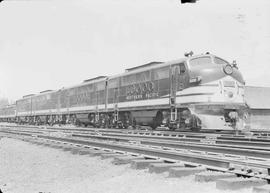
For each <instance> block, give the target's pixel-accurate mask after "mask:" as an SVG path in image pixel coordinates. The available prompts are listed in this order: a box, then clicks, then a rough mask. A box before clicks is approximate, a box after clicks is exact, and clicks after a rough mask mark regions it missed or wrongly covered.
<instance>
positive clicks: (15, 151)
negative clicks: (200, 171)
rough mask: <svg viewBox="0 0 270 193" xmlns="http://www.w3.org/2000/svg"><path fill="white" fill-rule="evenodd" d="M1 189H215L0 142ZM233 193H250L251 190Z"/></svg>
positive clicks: (42, 192)
mask: <svg viewBox="0 0 270 193" xmlns="http://www.w3.org/2000/svg"><path fill="white" fill-rule="evenodd" d="M0 155H1V156H0V188H1V190H2V191H3V193H74V192H77V193H90V192H91V193H95V192H96V193H101V192H104V193H126V192H129V193H144V192H145V193H151V192H153V193H158V192H162V193H163V192H166V193H170V192H171V193H176V192H177V193H179V192H180V193H191V192H192V193H196V192H198V193H202V192H206V193H208V192H215V193H222V192H224V193H225V192H231V191H222V190H218V189H216V187H215V183H214V182H208V183H199V182H195V181H194V176H188V177H183V178H167V173H163V174H150V173H148V171H147V170H134V169H131V168H130V166H129V165H117V166H116V165H113V164H112V163H111V161H112V160H111V159H105V160H102V159H101V158H100V157H99V156H96V157H89V156H87V155H78V154H72V153H71V152H70V151H63V150H61V149H54V148H51V147H46V146H38V145H34V144H30V143H28V142H24V141H20V140H16V139H11V138H1V139H0ZM236 192H241V193H248V192H252V188H248V189H242V190H241V191H239V190H237V191H236Z"/></svg>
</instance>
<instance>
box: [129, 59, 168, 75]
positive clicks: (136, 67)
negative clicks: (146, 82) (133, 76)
mask: <svg viewBox="0 0 270 193" xmlns="http://www.w3.org/2000/svg"><path fill="white" fill-rule="evenodd" d="M162 63H164V62H156V61H154V62H149V63H147V64H143V65H140V66H135V67H133V68H127V69H126V70H125V71H126V72H130V71H134V70H137V69H141V68H146V67H149V66H154V65H157V64H162Z"/></svg>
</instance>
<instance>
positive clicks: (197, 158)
mask: <svg viewBox="0 0 270 193" xmlns="http://www.w3.org/2000/svg"><path fill="white" fill-rule="evenodd" d="M11 134H12V135H15V136H18V134H14V133H11ZM21 134H23V136H25V133H21ZM19 135H20V134H19ZM26 137H33V136H26ZM36 137H37V138H39V139H47V140H54V141H60V142H65V143H73V144H79V145H86V146H94V147H100V148H107V149H111V150H116V151H124V152H130V153H135V154H143V155H148V156H154V157H157V158H161V159H168V160H175V161H184V162H188V163H190V162H192V163H194V164H202V165H204V166H206V168H208V169H211V170H220V171H227V172H231V173H236V174H239V175H245V176H253V177H257V178H263V179H267V180H270V177H269V176H268V175H267V174H255V173H249V172H245V171H241V170H234V171H229V168H230V167H231V166H232V165H242V166H243V167H249V168H261V169H266V170H269V168H270V164H269V162H267V161H265V160H255V161H254V160H246V159H244V160H243V159H239V158H235V157H219V156H217V155H211V154H210V155H209V154H205V153H204V152H199V151H197V152H190V151H183V150H175V149H173V150H172V149H163V148H162V147H160V146H149V145H142V144H127V143H121V142H108V141H100V140H91V141H90V140H85V139H74V138H67V137H55V136H47V135H37V136H36Z"/></svg>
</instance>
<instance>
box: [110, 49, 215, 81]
mask: <svg viewBox="0 0 270 193" xmlns="http://www.w3.org/2000/svg"><path fill="white" fill-rule="evenodd" d="M202 56H211V57H213V56H214V57H215V55H213V54H197V55H193V56H190V57H185V58H180V59H176V60H171V61H167V62H154V65H148V64H151V62H150V63H148V64H144V65H140V66H137V67H133V68H128V69H126V70H128V71H125V72H123V73H120V74H117V75H113V76H110V77H108V79H109V80H110V79H114V78H118V77H121V76H125V75H129V74H135V73H139V72H143V71H147V70H151V69H155V68H162V67H165V66H169V65H172V64H177V63H182V62H185V61H187V60H190V59H194V58H199V57H202ZM129 69H131V70H129Z"/></svg>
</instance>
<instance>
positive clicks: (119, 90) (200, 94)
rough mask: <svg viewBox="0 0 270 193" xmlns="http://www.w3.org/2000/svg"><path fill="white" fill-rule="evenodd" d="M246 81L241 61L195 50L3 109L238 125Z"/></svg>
mask: <svg viewBox="0 0 270 193" xmlns="http://www.w3.org/2000/svg"><path fill="white" fill-rule="evenodd" d="M244 85H245V82H244V80H243V77H242V75H241V73H240V71H239V69H238V67H237V65H236V63H232V64H230V63H229V62H227V61H226V60H224V59H222V58H220V57H218V56H215V55H213V54H210V53H206V54H201V55H193V53H192V52H190V53H187V54H185V57H184V58H182V59H179V60H173V61H169V62H151V63H148V64H144V65H141V66H137V67H134V68H129V69H126V70H125V72H124V73H122V74H118V75H115V76H99V77H96V78H92V79H88V80H85V81H84V82H83V83H81V84H79V85H76V86H72V87H67V88H62V89H59V90H47V91H44V92H41V93H39V94H36V95H27V96H24V97H23V98H22V99H19V100H17V101H16V104H15V105H12V106H9V107H7V108H2V109H1V110H0V119H1V121H8V122H16V123H21V124H38V125H40V124H68V123H72V124H76V125H85V126H90V125H91V126H93V127H105V128H136V127H143V126H146V127H151V128H153V129H155V128H158V127H162V128H169V129H192V130H200V129H216V130H224V129H226V130H232V129H235V124H236V122H237V123H241V122H242V120H243V117H244V114H245V113H244V112H245V110H246V104H245V101H244ZM232 115H233V116H232Z"/></svg>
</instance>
